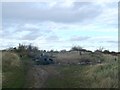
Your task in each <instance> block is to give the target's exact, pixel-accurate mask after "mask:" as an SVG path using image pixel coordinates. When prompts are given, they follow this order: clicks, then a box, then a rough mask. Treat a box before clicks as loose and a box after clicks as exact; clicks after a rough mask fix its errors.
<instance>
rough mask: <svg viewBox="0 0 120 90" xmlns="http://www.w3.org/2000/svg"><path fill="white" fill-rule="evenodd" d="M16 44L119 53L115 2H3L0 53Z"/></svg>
mask: <svg viewBox="0 0 120 90" xmlns="http://www.w3.org/2000/svg"><path fill="white" fill-rule="evenodd" d="M19 43H22V44H30V43H31V44H32V45H34V46H37V47H39V49H46V50H51V49H54V50H60V49H67V50H69V49H70V48H71V47H72V46H74V45H79V46H81V47H83V48H86V49H89V50H96V49H98V48H99V47H100V46H101V47H104V48H105V49H109V50H110V51H111V50H112V51H118V2H76V1H72V2H70V0H67V1H66V2H58V1H57V0H56V2H55V1H54V2H52V1H51V2H4V3H2V30H1V31H0V45H1V46H0V49H5V48H8V47H12V46H18V44H19Z"/></svg>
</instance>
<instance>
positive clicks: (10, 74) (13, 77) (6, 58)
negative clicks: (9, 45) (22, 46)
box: [2, 52, 24, 88]
mask: <svg viewBox="0 0 120 90" xmlns="http://www.w3.org/2000/svg"><path fill="white" fill-rule="evenodd" d="M23 71H24V70H23V65H22V62H21V60H20V58H19V56H18V55H17V54H15V53H11V52H2V77H3V81H2V83H3V85H2V86H3V88H19V87H22V85H23V81H24V72H23Z"/></svg>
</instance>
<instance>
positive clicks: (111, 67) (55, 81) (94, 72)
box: [46, 55, 118, 88]
mask: <svg viewBox="0 0 120 90" xmlns="http://www.w3.org/2000/svg"><path fill="white" fill-rule="evenodd" d="M65 57H66V56H65ZM62 58H63V57H62ZM103 58H104V61H103V62H102V63H101V64H95V65H69V64H68V65H60V66H59V67H55V69H56V71H58V72H59V75H56V76H54V77H50V78H49V79H48V80H47V81H46V87H47V88H58V87H59V88H117V87H118V57H117V56H111V55H103ZM115 58H116V59H117V60H116V61H115ZM89 59H90V57H89ZM64 60H65V59H64ZM69 61H70V60H69Z"/></svg>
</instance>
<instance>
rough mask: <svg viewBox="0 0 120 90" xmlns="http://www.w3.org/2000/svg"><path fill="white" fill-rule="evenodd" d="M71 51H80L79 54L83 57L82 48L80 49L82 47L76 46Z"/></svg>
mask: <svg viewBox="0 0 120 90" xmlns="http://www.w3.org/2000/svg"><path fill="white" fill-rule="evenodd" d="M71 50H72V51H78V52H79V54H80V55H81V51H82V47H80V46H74V47H72V48H71Z"/></svg>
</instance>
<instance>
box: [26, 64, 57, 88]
mask: <svg viewBox="0 0 120 90" xmlns="http://www.w3.org/2000/svg"><path fill="white" fill-rule="evenodd" d="M58 74H59V73H58V72H57V71H56V70H55V66H54V65H33V67H32V68H31V69H30V70H29V72H28V77H27V85H26V87H27V88H42V87H44V83H45V82H46V80H47V78H50V77H51V76H54V75H58Z"/></svg>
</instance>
